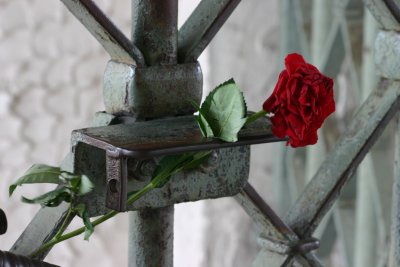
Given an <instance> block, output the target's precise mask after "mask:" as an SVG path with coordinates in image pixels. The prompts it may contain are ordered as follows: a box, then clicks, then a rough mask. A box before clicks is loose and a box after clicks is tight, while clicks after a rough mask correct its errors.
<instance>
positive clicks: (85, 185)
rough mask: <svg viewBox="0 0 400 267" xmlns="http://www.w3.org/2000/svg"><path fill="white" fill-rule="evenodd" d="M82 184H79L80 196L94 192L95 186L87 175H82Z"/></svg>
mask: <svg viewBox="0 0 400 267" xmlns="http://www.w3.org/2000/svg"><path fill="white" fill-rule="evenodd" d="M80 180H81V182H80V184H79V192H78V195H80V196H81V195H84V194H87V193H89V192H90V191H92V189H93V187H94V185H93V183H92V181H90V179H89V177H87V176H86V175H81V179H80Z"/></svg>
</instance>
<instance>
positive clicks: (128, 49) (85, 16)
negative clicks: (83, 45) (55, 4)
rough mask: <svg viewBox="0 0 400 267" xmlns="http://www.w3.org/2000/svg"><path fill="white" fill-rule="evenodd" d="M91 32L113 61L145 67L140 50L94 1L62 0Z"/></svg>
mask: <svg viewBox="0 0 400 267" xmlns="http://www.w3.org/2000/svg"><path fill="white" fill-rule="evenodd" d="M61 1H62V2H63V3H64V5H65V6H66V7H67V8H68V9H69V10H70V11H71V13H72V14H74V16H75V17H76V18H77V19H78V20H79V21H80V22H81V23H82V24H83V25H84V26H85V27H86V28H87V29H88V30H89V32H90V33H91V34H92V35H93V36H94V37H95V38H96V39H97V41H98V42H99V43H100V44H101V45H102V46H103V47H104V49H105V50H106V51H107V53H108V54H109V55H110V56H111V58H112V59H115V60H118V61H121V62H124V63H129V64H133V63H136V64H137V66H139V67H144V66H145V63H144V58H143V55H142V53H141V52H140V50H139V49H138V48H137V47H136V46H135V45H134V44H133V43H132V42H131V41H130V40H129V39H128V38H127V37H126V36H125V35H124V34H123V33H122V32H121V31H120V30H119V29H118V28H117V27H116V26H115V25H114V24H113V23H112V22H111V21H110V19H109V18H108V17H107V16H106V15H105V14H104V13H103V12H102V11H101V9H100V8H98V7H97V6H96V4H95V3H94V2H93V1H92V0H61Z"/></svg>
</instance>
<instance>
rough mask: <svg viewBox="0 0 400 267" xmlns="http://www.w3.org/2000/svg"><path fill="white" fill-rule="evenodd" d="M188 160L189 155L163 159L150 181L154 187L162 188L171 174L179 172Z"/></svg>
mask: <svg viewBox="0 0 400 267" xmlns="http://www.w3.org/2000/svg"><path fill="white" fill-rule="evenodd" d="M188 160H190V155H187V154H183V155H173V156H165V157H163V158H162V159H161V160H160V162H159V163H158V165H157V167H156V169H155V170H154V172H153V179H152V181H153V182H154V183H155V187H156V188H160V187H163V186H164V185H165V184H166V183H167V182H168V181H169V179H170V178H171V176H172V174H173V173H175V172H177V171H179V169H181V168H182V166H183V165H184V163H185V162H186V161H188Z"/></svg>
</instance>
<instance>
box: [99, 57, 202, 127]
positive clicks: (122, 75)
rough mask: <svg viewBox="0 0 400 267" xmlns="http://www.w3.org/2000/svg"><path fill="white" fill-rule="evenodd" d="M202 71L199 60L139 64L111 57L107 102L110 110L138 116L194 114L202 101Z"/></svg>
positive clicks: (108, 70)
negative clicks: (145, 65) (149, 65)
mask: <svg viewBox="0 0 400 267" xmlns="http://www.w3.org/2000/svg"><path fill="white" fill-rule="evenodd" d="M202 88H203V74H202V71H201V68H200V65H199V64H198V63H197V62H196V63H189V64H181V65H166V66H151V67H147V68H136V67H135V66H134V65H129V64H123V63H120V62H115V61H110V62H109V63H108V64H107V67H106V70H105V74H104V88H103V96H104V104H105V108H106V111H107V112H108V113H111V114H121V113H128V114H131V116H135V117H137V118H138V119H149V118H158V117H164V116H176V115H182V114H192V113H193V112H195V108H194V106H193V103H196V104H197V105H200V101H201V96H202Z"/></svg>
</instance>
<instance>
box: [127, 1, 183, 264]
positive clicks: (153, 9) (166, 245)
mask: <svg viewBox="0 0 400 267" xmlns="http://www.w3.org/2000/svg"><path fill="white" fill-rule="evenodd" d="M177 20H178V1H177V0H132V23H133V25H132V39H133V42H134V44H135V45H136V46H137V47H138V48H139V50H140V51H141V52H142V53H143V55H144V58H145V62H146V65H147V66H157V65H158V66H159V65H176V64H177V36H178V35H177V33H178V29H177ZM129 227H130V234H129V266H132V267H139V266H140V267H172V266H173V236H174V206H173V205H171V206H168V207H164V208H159V209H150V208H149V209H146V210H142V211H137V212H131V215H130V225H129Z"/></svg>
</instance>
